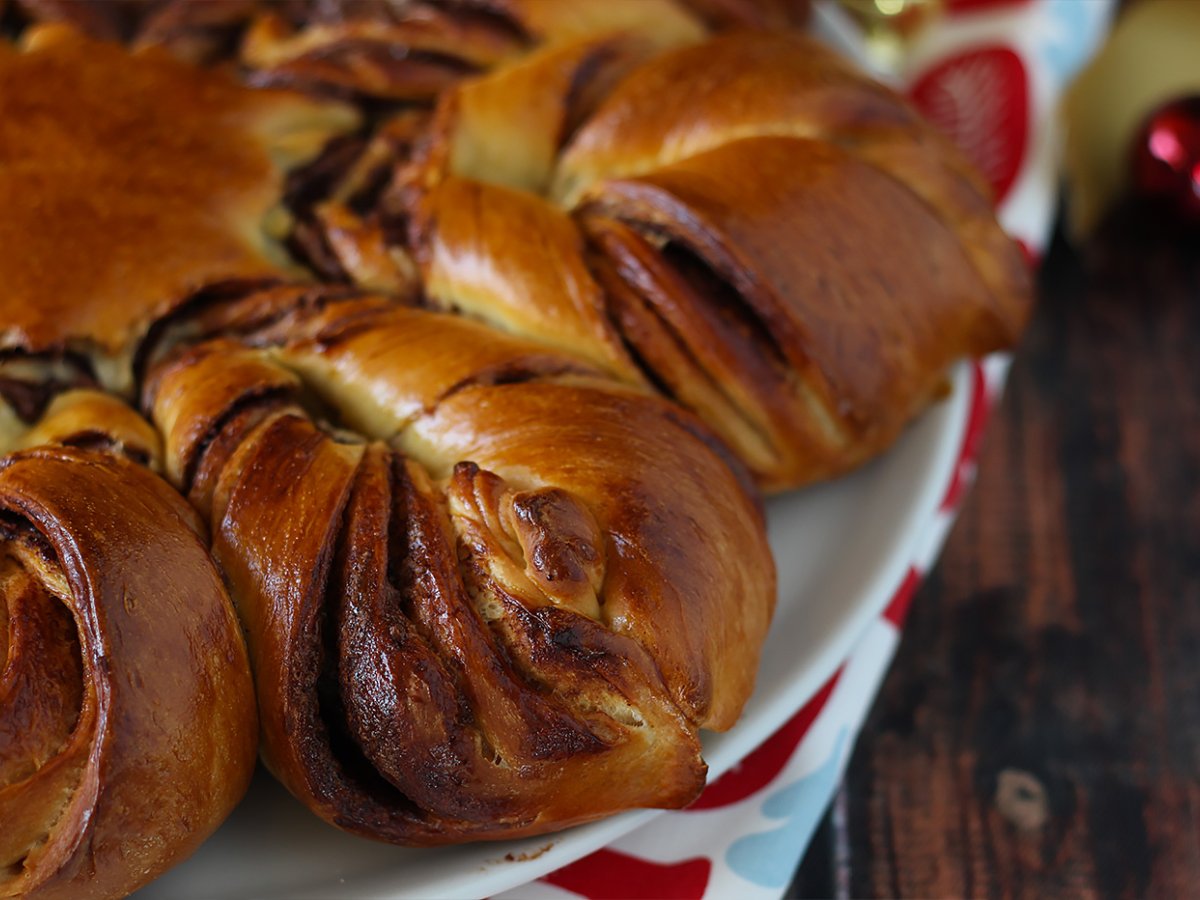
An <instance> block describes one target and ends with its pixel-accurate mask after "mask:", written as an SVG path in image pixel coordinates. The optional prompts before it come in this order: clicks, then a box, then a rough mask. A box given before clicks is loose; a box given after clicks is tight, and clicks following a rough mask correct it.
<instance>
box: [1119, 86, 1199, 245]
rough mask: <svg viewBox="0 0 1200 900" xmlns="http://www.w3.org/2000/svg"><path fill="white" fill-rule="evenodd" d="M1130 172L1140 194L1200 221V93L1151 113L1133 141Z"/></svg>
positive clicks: (1188, 219) (1179, 213)
mask: <svg viewBox="0 0 1200 900" xmlns="http://www.w3.org/2000/svg"><path fill="white" fill-rule="evenodd" d="M1131 175H1132V182H1133V189H1134V191H1135V192H1136V193H1137V194H1138V195H1139V196H1142V197H1147V198H1150V199H1153V200H1158V201H1162V202H1164V203H1165V204H1166V205H1167V206H1168V208H1170V209H1171V210H1173V211H1174V212H1176V213H1177V214H1178V215H1180V216H1181V217H1182V218H1184V219H1186V220H1187V221H1189V222H1200V96H1193V97H1184V98H1183V99H1181V100H1174V101H1172V102H1170V103H1168V104H1166V105H1165V106H1160V107H1159V108H1158V109H1156V110H1155V111H1154V112H1153V113H1151V115H1150V117H1149V118H1148V119H1147V120H1146V124H1145V125H1143V126H1142V128H1141V130H1140V131H1139V132H1138V136H1137V138H1136V139H1135V141H1134V145H1133V163H1132V172H1131Z"/></svg>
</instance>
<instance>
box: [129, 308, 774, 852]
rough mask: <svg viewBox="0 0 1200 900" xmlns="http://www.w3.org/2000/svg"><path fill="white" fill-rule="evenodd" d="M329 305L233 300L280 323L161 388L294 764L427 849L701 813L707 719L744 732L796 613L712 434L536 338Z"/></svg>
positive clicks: (156, 409)
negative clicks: (765, 649) (622, 817)
mask: <svg viewBox="0 0 1200 900" xmlns="http://www.w3.org/2000/svg"><path fill="white" fill-rule="evenodd" d="M302 296H303V297H307V300H308V301H309V305H308V306H305V302H304V300H302V299H301V297H302ZM286 297H287V292H286V291H281V292H278V293H277V294H276V299H277V300H278V302H279V303H281V304H286V303H288V302H289V301H288V300H287V299H286ZM312 300H313V295H312V294H311V293H308V294H303V292H302V291H300V292H296V293H294V294H292V295H291V301H290V302H292V303H293V304H294V305H293V307H292V308H291V310H290V311H288V312H285V313H283V314H282V315H274V316H262V315H261V298H260V299H259V300H257V301H256V300H255V299H254V298H249V299H248V300H247V301H246V304H247V306H248V307H251V308H253V307H256V305H257V306H258V307H259V312H260V314H256V315H251V316H241V315H240V314H239V313H238V312H237V311H230V310H225V311H220V312H210V315H214V316H216V317H217V318H218V319H219V320H220V321H222V322H225V323H229V322H233V321H241V322H245V323H248V322H253V323H266V324H253V325H247V326H246V327H245V329H244V330H242V331H241V332H240V337H239V338H238V340H230V339H229V338H216V339H211V340H201V342H200V343H197V344H194V345H192V346H190V347H181V348H178V349H176V350H175V351H171V352H166V353H164V354H161V360H160V361H159V362H157V363H156V364H155V365H154V366H153V367H152V369H151V371H150V373H149V377H148V381H147V384H148V388H147V407H148V409H149V410H151V412H152V415H153V418H154V421H155V423H156V424H157V425H158V426H159V428H160V430H161V431H162V433H163V435H164V438H165V454H166V468H167V471H168V472H169V473H170V474H171V477H172V478H173V479H174V480H175V481H176V483H177V484H178V485H179V487H180V488H181V489H182V490H183V491H185V492H186V493H187V495H188V496H189V497H190V499H191V500H192V501H193V503H194V504H195V505H196V506H197V507H198V508H200V509H202V510H204V511H206V512H207V514H208V516H209V518H210V521H211V522H212V531H213V552H214V554H215V557H216V559H217V561H218V562H219V564H220V566H221V568H222V571H224V573H225V574H226V577H227V579H228V581H229V583H230V586H231V590H232V594H233V596H234V598H235V600H236V602H237V605H238V609H239V612H240V614H241V617H242V620H243V622H244V623H245V625H246V628H247V633H248V636H249V642H250V652H251V658H252V659H253V661H254V668H255V672H256V676H257V686H258V700H259V708H260V715H261V717H262V722H263V754H264V758H265V759H266V760H267V763H268V765H269V766H270V767H271V768H272V770H273V771H274V772H275V773H276V775H277V776H278V777H279V778H280V779H281V780H282V781H283V782H284V783H285V784H286V785H287V786H288V787H289V789H290V790H292V791H293V792H294V793H295V794H296V795H297V796H299V797H300V798H301V799H302V800H304V801H305V802H306V803H307V804H308V805H309V806H310V807H311V808H313V809H314V810H316V811H317V812H318V813H319V814H320V815H322V816H323V817H324V818H326V819H327V820H329V821H330V822H333V823H334V824H337V825H339V826H340V827H343V828H346V829H349V830H351V831H355V832H358V833H362V834H366V835H369V836H372V837H376V838H380V839H384V840H390V841H396V842H400V843H407V844H436V843H446V842H449V841H460V840H464V839H471V838H499V837H513V836H518V835H525V834H535V833H539V832H543V831H547V830H551V829H556V828H561V827H564V826H566V825H569V824H572V823H575V822H581V821H586V820H588V819H592V818H596V817H598V816H601V815H605V814H609V813H612V812H615V811H618V810H621V809H626V808H629V807H631V806H645V805H671V806H677V805H681V804H683V803H686V802H687V801H688V800H690V799H691V798H692V797H694V796H695V794H696V793H697V792H698V791H699V790H700V788H701V787H702V785H703V780H704V764H703V762H702V761H701V759H700V753H699V743H698V741H697V736H696V731H697V729H698V728H700V727H707V728H719V729H723V728H727V727H729V725H731V724H732V722H733V720H734V719H735V718H736V715H737V712H738V710H739V709H740V707H741V705H742V703H743V702H744V699H745V697H746V695H747V694H748V693H749V690H750V686H751V683H752V680H753V673H754V671H755V669H756V659H757V653H758V647H759V645H760V643H761V640H762V636H763V634H764V632H765V629H766V625H767V622H768V620H769V617H770V611H771V605H772V601H773V597H774V580H773V574H772V573H773V566H772V564H771V560H770V557H769V555H768V552H767V549H766V543H765V536H764V534H763V523H762V519H761V514H760V512H759V511H758V510H756V509H755V508H754V506H753V505H752V504H751V502H750V501H749V500H748V499H747V495H746V493H745V492H744V489H743V486H742V484H740V483H739V482H738V480H737V479H736V478H735V477H734V475H733V472H732V470H731V469H730V468H729V467H728V466H727V465H726V463H725V461H723V460H722V458H721V457H720V456H719V455H718V452H717V451H716V450H714V449H713V448H712V447H710V446H709V444H706V443H705V440H706V439H707V440H708V441H710V442H712V439H711V438H706V436H705V432H704V430H703V428H702V427H701V426H700V425H699V423H698V422H695V421H693V420H691V419H690V417H688V416H687V415H686V414H684V413H681V412H678V411H674V410H672V409H671V408H670V407H669V406H667V405H666V404H665V403H663V402H662V401H660V400H657V399H655V398H653V397H650V396H647V395H645V394H643V393H641V392H637V391H633V390H630V389H627V388H621V387H619V386H616V385H614V384H613V383H612V382H611V381H610V380H607V379H604V378H601V377H599V375H598V373H597V372H596V371H595V370H594V369H591V368H590V367H588V366H586V365H585V364H582V363H580V362H578V361H577V360H575V359H573V358H572V357H568V356H565V355H562V354H559V353H556V352H553V351H549V350H546V349H545V348H542V347H539V346H537V345H535V344H530V343H528V342H524V341H521V340H519V339H516V338H508V337H504V336H501V335H497V334H495V333H494V332H491V331H489V330H488V329H486V328H484V327H482V326H479V325H476V324H474V323H471V322H468V321H465V320H463V319H460V318H454V317H448V316H443V315H437V314H433V313H429V312H425V311H421V310H415V309H404V308H396V307H389V306H388V305H386V304H384V303H380V302H378V301H374V300H371V299H367V298H364V299H347V300H342V301H340V302H315V303H313V302H312ZM189 330H190V331H191V332H192V333H197V332H198V333H201V334H203V333H205V332H207V331H208V330H209V329H208V328H207V327H204V326H200V327H196V326H193V327H192V328H191V329H189ZM323 419H324V420H325V423H324V424H322V420H323ZM330 419H336V424H337V426H340V427H334V426H333V425H331V424H329V422H328V420H330ZM345 429H350V431H346V430H345ZM360 435H361V437H360ZM712 443H713V444H715V442H712ZM667 460H670V461H671V463H670V466H669V467H668V466H666V465H664V463H665V462H666V461H667ZM734 598H736V600H735V599H734ZM731 601H732V602H735V603H737V609H736V611H734V610H731V609H730V603H731Z"/></svg>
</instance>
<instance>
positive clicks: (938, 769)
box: [789, 213, 1200, 898]
mask: <svg viewBox="0 0 1200 900" xmlns="http://www.w3.org/2000/svg"><path fill="white" fill-rule="evenodd" d="M1150 221H1152V220H1148V219H1147V217H1146V216H1145V215H1142V214H1138V213H1127V214H1125V215H1122V216H1119V217H1118V218H1117V219H1116V221H1115V223H1114V224H1113V225H1111V226H1110V227H1109V228H1108V230H1107V231H1106V232H1105V233H1104V234H1102V235H1101V236H1100V237H1099V238H1097V239H1095V240H1094V241H1093V242H1092V243H1091V244H1090V245H1089V246H1087V247H1086V248H1085V249H1084V250H1083V252H1075V251H1072V250H1071V249H1070V248H1068V247H1067V246H1066V244H1065V243H1064V242H1063V241H1062V240H1061V239H1060V240H1058V241H1057V242H1056V244H1055V246H1054V248H1053V250H1052V252H1051V254H1050V256H1049V258H1048V260H1047V263H1046V266H1045V267H1044V269H1043V274H1042V277H1041V300H1040V305H1039V309H1038V312H1037V315H1036V317H1035V320H1034V322H1033V324H1032V326H1031V328H1030V331H1029V333H1028V335H1027V337H1026V339H1025V342H1024V344H1023V346H1022V348H1021V350H1020V352H1019V354H1018V357H1017V361H1016V363H1015V365H1014V367H1013V370H1012V373H1011V376H1010V380H1009V386H1008V391H1007V393H1006V396H1005V398H1004V400H1003V403H1002V405H1001V406H1000V408H999V409H998V410H997V413H996V415H995V416H994V418H993V420H992V422H991V425H990V427H989V431H988V435H987V439H986V443H985V447H984V451H983V455H982V458H981V463H980V471H979V478H978V482H977V484H976V486H975V489H974V491H973V493H972V495H971V497H970V498H969V499H968V501H967V502H966V505H965V506H964V508H963V511H962V514H961V517H960V520H959V522H958V524H957V526H956V527H955V530H954V532H953V534H952V535H951V537H950V540H949V542H948V544H947V546H946V549H945V552H944V554H943V557H942V561H941V563H940V564H939V566H938V567H937V569H936V570H935V571H934V572H933V573H932V575H931V577H930V578H929V580H928V582H927V583H926V584H925V586H924V587H923V588H922V590H921V592H920V594H919V595H918V597H917V599H916V601H915V603H914V607H913V611H912V614H911V616H910V619H909V622H908V625H907V627H906V629H905V633H904V639H903V643H902V645H901V648H900V651H899V654H898V656H897V658H896V660H895V663H894V665H893V668H892V671H891V672H890V674H889V676H888V678H887V680H886V682H885V685H884V688H883V691H882V693H881V694H880V697H879V699H878V701H877V702H876V705H875V709H874V710H873V712H872V714H871V716H870V718H869V719H868V721H867V724H866V726H865V729H864V731H863V734H862V737H861V739H860V741H859V743H858V746H857V749H856V751H855V754H854V757H853V760H852V762H851V765H850V768H849V771H848V774H847V778H846V783H845V785H844V787H843V791H842V795H841V797H840V800H839V801H838V802H839V803H840V804H841V807H842V813H843V814H842V815H841V816H833V817H832V818H831V817H828V816H827V819H826V822H825V823H824V824H823V825H822V828H821V831H820V833H819V834H818V836H817V839H816V840H814V842H813V844H812V846H811V849H810V851H809V853H808V855H807V858H806V859H805V861H804V863H803V865H802V866H801V868H800V870H799V872H798V875H797V878H796V881H795V882H794V883H793V885H792V887H791V889H790V890H789V896H793V897H814V896H815V897H820V896H837V895H847V894H848V895H851V896H855V897H885V896H889V897H890V896H900V897H1076V896H1081V897H1104V898H1107V897H1121V898H1126V897H1128V898H1138V897H1164V898H1173V897H1186V896H1197V895H1198V894H1200V241H1198V240H1197V239H1195V238H1194V237H1183V236H1179V235H1171V234H1170V233H1169V232H1167V231H1166V230H1165V229H1163V228H1161V227H1158V226H1154V225H1153V224H1148V222H1150ZM835 806H836V804H835ZM839 847H840V848H841V850H840V852H839Z"/></svg>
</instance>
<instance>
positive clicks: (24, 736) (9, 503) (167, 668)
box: [0, 388, 257, 900]
mask: <svg viewBox="0 0 1200 900" xmlns="http://www.w3.org/2000/svg"><path fill="white" fill-rule="evenodd" d="M0 406H2V404H0ZM3 408H4V409H7V406H4V407H3ZM9 424H10V425H11V422H10V423H9ZM6 431H7V432H8V435H7V437H8V443H9V446H15V445H21V446H25V447H27V448H28V449H23V450H18V451H16V452H14V453H10V454H9V455H7V456H4V457H3V458H0V823H2V827H0V896H4V897H8V896H17V895H20V896H29V897H38V898H55V897H61V898H71V900H74V898H86V897H116V896H123V895H125V894H127V893H129V892H131V891H133V890H135V889H136V888H138V887H140V886H141V885H143V884H145V883H146V882H147V881H149V880H150V879H152V878H154V877H155V876H157V875H158V874H160V873H161V872H163V871H165V870H166V869H167V868H169V867H170V866H172V865H173V864H175V863H176V862H178V861H179V860H181V859H183V858H186V857H187V856H188V855H190V854H191V852H192V851H193V850H195V848H196V847H198V846H199V845H200V843H201V842H202V841H203V840H204V839H205V838H206V837H207V836H208V835H209V834H210V833H211V832H212V831H213V830H214V829H215V828H216V827H217V825H219V824H220V823H221V821H222V820H223V819H224V818H225V817H226V816H227V815H228V814H229V811H230V810H231V809H232V808H233V807H234V805H235V804H236V803H237V802H238V801H239V800H240V799H241V797H242V795H243V794H244V793H245V790H246V787H247V786H248V784H249V781H250V775H251V773H252V772H253V769H254V759H255V748H256V743H257V728H256V724H255V723H256V720H255V708H254V697H253V688H252V685H251V680H250V671H249V667H248V661H247V656H246V650H245V645H244V643H243V641H242V636H241V633H240V629H239V627H238V623H237V620H236V619H235V618H234V614H233V608H232V606H231V605H230V603H229V599H228V596H227V595H226V593H225V589H224V586H223V585H222V583H221V580H220V576H219V575H218V574H217V571H216V569H215V567H214V566H213V564H212V562H211V560H210V558H209V556H208V554H207V552H206V546H205V539H204V535H203V530H202V528H201V526H200V523H199V521H198V520H197V517H196V515H195V512H194V511H193V510H192V509H191V508H190V507H188V506H187V504H186V503H185V502H184V501H183V500H182V498H180V497H179V496H178V494H176V493H175V492H174V491H173V490H172V489H171V488H170V487H169V486H168V485H167V484H166V482H165V481H163V480H162V479H160V478H159V477H158V476H156V475H154V474H152V473H151V472H150V471H149V470H148V469H147V468H146V467H145V466H144V465H143V463H148V464H153V462H154V457H155V456H156V454H157V447H158V439H157V436H156V435H155V434H154V432H153V430H152V429H151V428H150V427H149V426H148V425H147V423H146V422H145V421H144V420H141V419H139V418H138V417H137V416H136V415H135V414H134V413H133V411H132V410H130V409H129V408H128V407H126V406H124V405H123V404H122V403H121V402H120V401H118V400H116V399H115V398H113V397H111V396H108V395H106V394H102V393H99V392H96V391H94V390H90V389H87V388H80V389H76V390H72V391H68V392H65V393H62V394H59V395H58V396H57V397H56V398H55V399H54V400H53V402H52V403H51V404H50V406H49V408H48V409H47V410H46V413H45V416H44V417H43V418H42V419H41V420H40V421H39V422H37V424H35V425H34V427H32V428H30V429H26V430H24V431H23V432H18V431H15V430H14V429H11V428H9V429H6ZM84 447H90V448H93V449H83V448H84ZM101 448H103V449H101ZM126 455H128V456H130V457H133V458H134V459H138V460H139V462H132V461H130V460H129V459H127V458H126Z"/></svg>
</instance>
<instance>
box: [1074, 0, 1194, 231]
mask: <svg viewBox="0 0 1200 900" xmlns="http://www.w3.org/2000/svg"><path fill="white" fill-rule="evenodd" d="M1080 2H1085V0H1080ZM1197 98H1200V3H1197V2H1195V0H1140V2H1135V3H1130V4H1128V5H1127V8H1126V9H1125V10H1124V12H1123V14H1122V15H1121V17H1120V18H1119V19H1118V21H1117V23H1116V25H1115V27H1114V28H1113V31H1112V34H1111V35H1110V37H1109V40H1108V41H1107V43H1106V44H1105V45H1104V46H1103V48H1102V49H1101V50H1100V52H1099V53H1098V54H1097V55H1096V56H1095V58H1094V59H1093V60H1092V62H1091V63H1090V64H1089V65H1088V66H1087V67H1086V68H1085V69H1084V70H1083V71H1082V73H1080V75H1079V77H1078V78H1077V79H1076V80H1075V82H1074V84H1072V86H1071V88H1070V90H1069V91H1068V92H1067V94H1066V95H1065V97H1064V100H1063V119H1064V124H1065V127H1066V146H1065V154H1064V165H1063V170H1064V177H1065V180H1066V188H1067V213H1068V215H1067V225H1068V227H1069V234H1070V236H1071V237H1073V238H1075V239H1082V238H1085V237H1086V236H1087V235H1089V234H1091V233H1092V232H1093V231H1094V230H1095V229H1096V227H1097V226H1098V225H1099V224H1100V221H1101V219H1102V218H1103V216H1104V214H1105V212H1106V211H1108V210H1110V209H1111V208H1112V207H1113V205H1114V204H1116V203H1118V202H1120V201H1121V200H1122V199H1127V198H1129V197H1131V196H1136V197H1140V198H1142V199H1147V200H1151V201H1153V205H1154V206H1155V208H1156V209H1157V210H1158V211H1159V212H1161V213H1162V214H1165V215H1168V216H1171V217H1173V218H1175V219H1176V221H1177V222H1178V223H1180V224H1187V223H1189V222H1190V223H1191V224H1195V223H1197V222H1198V221H1200V99H1197Z"/></svg>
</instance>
